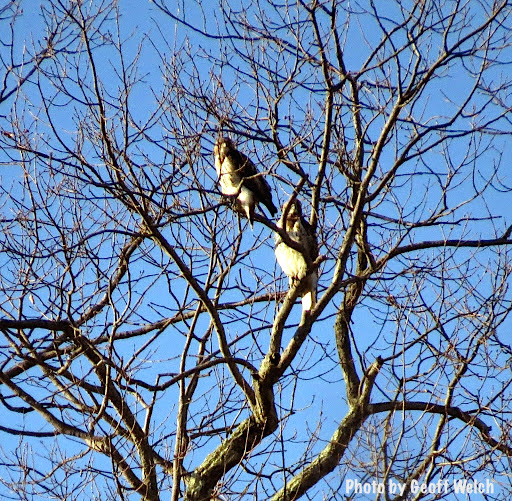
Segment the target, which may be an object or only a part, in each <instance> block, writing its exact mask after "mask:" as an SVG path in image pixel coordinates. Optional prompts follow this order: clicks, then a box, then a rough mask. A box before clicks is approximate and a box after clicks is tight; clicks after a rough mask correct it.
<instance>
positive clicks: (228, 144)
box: [213, 137, 236, 162]
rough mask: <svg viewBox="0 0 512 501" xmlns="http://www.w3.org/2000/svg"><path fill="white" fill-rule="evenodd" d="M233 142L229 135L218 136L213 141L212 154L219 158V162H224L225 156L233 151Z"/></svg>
mask: <svg viewBox="0 0 512 501" xmlns="http://www.w3.org/2000/svg"><path fill="white" fill-rule="evenodd" d="M235 150H236V148H235V144H234V143H233V141H232V140H231V139H229V137H220V138H219V139H217V141H216V142H215V145H214V147H213V154H214V155H215V157H217V158H219V159H220V161H221V162H224V159H225V158H226V156H228V155H229V154H230V153H232V152H233V151H235Z"/></svg>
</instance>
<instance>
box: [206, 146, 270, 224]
mask: <svg viewBox="0 0 512 501" xmlns="http://www.w3.org/2000/svg"><path fill="white" fill-rule="evenodd" d="M213 154H214V156H215V170H216V171H217V175H218V176H219V183H220V191H221V192H222V194H223V195H226V196H228V197H232V198H234V197H236V198H235V209H236V210H238V211H240V212H242V213H243V214H245V215H246V216H247V219H248V220H249V223H250V225H251V228H252V223H253V220H254V209H255V207H256V206H257V205H258V204H259V203H261V204H263V205H264V206H265V207H266V208H267V209H268V210H269V212H270V214H272V216H274V215H275V214H276V213H277V209H276V206H275V205H274V203H273V201H272V193H271V191H270V186H269V184H268V183H267V181H265V178H264V177H263V175H262V174H260V173H259V172H258V171H257V170H256V166H255V165H254V164H253V163H252V162H251V160H250V159H249V158H247V157H246V156H245V155H244V154H243V153H240V152H239V151H238V150H237V149H236V148H235V145H234V144H233V141H231V139H229V138H227V137H221V138H220V139H218V140H217V142H216V143H215V146H214V148H213Z"/></svg>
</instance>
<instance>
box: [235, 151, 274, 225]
mask: <svg viewBox="0 0 512 501" xmlns="http://www.w3.org/2000/svg"><path fill="white" fill-rule="evenodd" d="M230 155H231V156H232V159H233V162H235V164H236V165H240V176H241V177H242V178H243V179H244V181H243V184H244V186H245V187H246V188H247V189H249V190H251V191H252V192H253V193H254V195H255V197H256V198H257V200H258V202H259V203H262V204H263V205H264V206H265V207H266V208H267V209H268V210H269V212H270V214H272V216H275V215H276V214H277V208H276V206H275V205H274V202H273V200H272V191H271V190H270V185H269V184H268V183H267V181H266V180H265V178H264V177H263V175H262V174H260V173H259V172H258V170H257V169H256V166H255V165H254V164H253V163H252V161H251V160H250V158H248V157H247V156H246V155H244V154H243V153H240V152H239V151H238V150H232V151H231V152H230Z"/></svg>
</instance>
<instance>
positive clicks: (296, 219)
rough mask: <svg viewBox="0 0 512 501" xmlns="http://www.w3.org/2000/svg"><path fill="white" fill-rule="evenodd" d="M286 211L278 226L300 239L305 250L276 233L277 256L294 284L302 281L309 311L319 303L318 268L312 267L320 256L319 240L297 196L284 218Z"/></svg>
mask: <svg viewBox="0 0 512 501" xmlns="http://www.w3.org/2000/svg"><path fill="white" fill-rule="evenodd" d="M284 212H285V209H284V207H283V215H282V216H281V218H280V219H279V222H278V223H277V226H278V227H279V228H282V229H284V230H286V233H287V234H288V236H289V237H290V238H291V239H292V240H293V241H294V242H297V243H298V244H299V245H300V246H301V247H302V249H303V250H302V251H298V250H295V249H292V248H291V247H290V246H289V245H287V244H286V243H285V242H284V241H283V239H282V237H281V235H279V233H277V232H276V234H275V241H276V245H275V254H276V259H277V262H278V263H279V266H281V269H282V270H283V271H284V272H285V274H286V275H287V276H288V280H289V283H290V287H292V286H295V285H297V284H298V283H301V287H300V291H299V292H300V295H301V296H302V311H303V312H309V311H310V310H311V308H312V307H314V305H315V303H316V287H317V283H318V269H317V268H315V269H311V264H312V263H313V261H315V259H316V258H317V257H318V243H317V239H316V235H315V231H314V230H313V227H312V226H311V225H310V224H309V223H308V222H307V221H306V219H305V218H304V217H303V216H302V206H301V204H300V202H299V201H298V200H297V199H295V200H294V201H293V202H292V203H291V205H290V206H289V209H288V214H286V220H285V221H284V220H283V218H284Z"/></svg>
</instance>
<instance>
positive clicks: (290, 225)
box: [283, 199, 302, 231]
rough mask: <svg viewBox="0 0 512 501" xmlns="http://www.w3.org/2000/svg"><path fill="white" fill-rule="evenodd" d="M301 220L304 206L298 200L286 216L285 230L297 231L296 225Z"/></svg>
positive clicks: (292, 204) (290, 207) (289, 208)
mask: <svg viewBox="0 0 512 501" xmlns="http://www.w3.org/2000/svg"><path fill="white" fill-rule="evenodd" d="M285 212H286V211H285ZM301 219H302V204H301V203H300V202H299V201H298V200H297V199H295V200H294V201H293V202H292V203H291V204H290V205H289V206H288V213H287V214H286V222H285V224H284V225H283V227H284V229H285V230H286V231H294V230H296V225H297V223H298V222H299V221H300V220H301Z"/></svg>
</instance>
